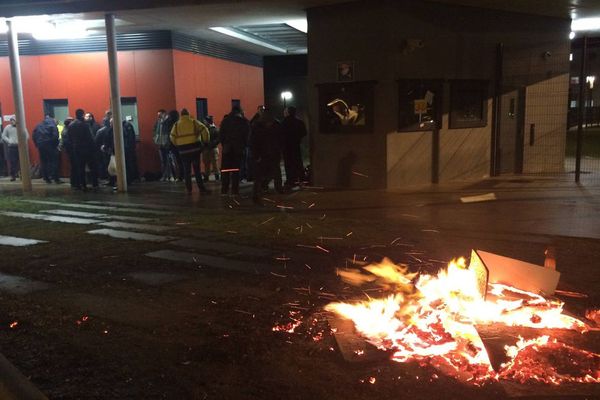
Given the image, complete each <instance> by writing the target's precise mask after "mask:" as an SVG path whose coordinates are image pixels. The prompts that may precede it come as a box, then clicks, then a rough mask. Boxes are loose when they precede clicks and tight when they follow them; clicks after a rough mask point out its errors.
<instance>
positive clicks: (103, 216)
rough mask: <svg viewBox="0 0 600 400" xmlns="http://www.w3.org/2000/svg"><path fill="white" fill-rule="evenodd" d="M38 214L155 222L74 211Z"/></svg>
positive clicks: (48, 211) (141, 218)
mask: <svg viewBox="0 0 600 400" xmlns="http://www.w3.org/2000/svg"><path fill="white" fill-rule="evenodd" d="M40 212H41V213H45V214H56V215H66V216H71V217H82V218H102V219H113V220H117V221H131V222H152V221H156V220H155V219H153V218H145V217H130V216H128V215H112V214H97V213H91V212H84V211H74V210H41V211H40Z"/></svg>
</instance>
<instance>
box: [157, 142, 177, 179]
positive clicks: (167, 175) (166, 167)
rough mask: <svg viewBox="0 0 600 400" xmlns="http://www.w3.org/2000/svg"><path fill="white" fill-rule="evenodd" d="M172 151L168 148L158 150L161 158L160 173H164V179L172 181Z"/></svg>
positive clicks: (161, 147)
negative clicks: (170, 157)
mask: <svg viewBox="0 0 600 400" xmlns="http://www.w3.org/2000/svg"><path fill="white" fill-rule="evenodd" d="M170 153H171V150H170V149H169V148H168V147H167V146H160V147H159V148H158V155H159V156H160V171H161V173H162V176H161V178H162V179H171V178H173V176H174V174H173V171H172V169H171V160H170V159H169V154H170Z"/></svg>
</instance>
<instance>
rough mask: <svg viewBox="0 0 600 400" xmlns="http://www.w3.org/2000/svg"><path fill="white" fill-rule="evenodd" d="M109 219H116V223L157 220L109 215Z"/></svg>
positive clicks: (154, 219)
mask: <svg viewBox="0 0 600 400" xmlns="http://www.w3.org/2000/svg"><path fill="white" fill-rule="evenodd" d="M106 218H107V219H114V220H115V221H129V222H152V221H156V218H146V217H130V216H129V215H114V214H107V215H106Z"/></svg>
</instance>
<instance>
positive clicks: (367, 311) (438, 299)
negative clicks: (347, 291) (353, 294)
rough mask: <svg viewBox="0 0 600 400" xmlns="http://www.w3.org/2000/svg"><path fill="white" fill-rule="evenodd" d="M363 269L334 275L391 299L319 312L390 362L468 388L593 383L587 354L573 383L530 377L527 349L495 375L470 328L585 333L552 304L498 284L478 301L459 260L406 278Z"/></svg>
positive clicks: (401, 271) (384, 266) (474, 282)
mask: <svg viewBox="0 0 600 400" xmlns="http://www.w3.org/2000/svg"><path fill="white" fill-rule="evenodd" d="M363 269H364V270H366V271H368V272H369V273H370V275H367V274H364V273H362V272H361V271H355V272H347V271H339V274H340V276H342V279H344V280H345V281H346V282H348V283H353V284H363V283H366V282H373V281H375V280H378V281H379V282H380V283H382V284H383V285H384V286H386V287H388V288H392V289H393V291H394V294H392V295H390V296H388V297H386V298H382V299H369V300H368V301H362V302H357V303H352V304H350V303H332V304H329V305H328V306H327V307H326V310H328V311H333V312H335V313H337V314H339V315H341V316H343V317H345V318H348V319H351V320H352V321H353V322H354V325H355V328H356V330H357V331H358V332H359V333H360V334H361V335H362V336H364V337H365V338H366V339H367V340H368V341H369V342H370V343H372V344H373V345H375V346H376V347H378V348H379V349H382V350H386V351H390V352H391V353H392V356H391V358H392V360H394V361H397V362H406V361H411V360H416V361H420V362H428V363H430V364H431V365H433V366H434V367H436V368H437V369H439V370H440V371H442V372H444V373H445V374H447V375H450V376H453V377H456V378H457V379H459V380H461V381H465V382H472V383H475V384H478V383H482V382H484V381H487V380H489V379H497V378H498V377H502V378H510V379H515V380H519V381H523V380H526V379H524V378H523V377H524V376H529V375H531V376H538V377H540V378H539V379H538V380H540V381H543V382H551V383H560V382H565V381H569V382H571V381H576V382H598V375H599V374H600V368H599V366H598V362H597V360H598V357H599V356H598V355H595V354H592V353H586V354H587V356H586V357H588V358H589V357H591V359H592V360H596V361H595V364H594V363H593V362H590V363H588V364H586V365H587V367H585V368H584V369H585V372H584V373H583V375H581V374H579V375H576V376H579V377H580V378H577V379H581V380H571V379H570V378H566V377H565V375H564V374H562V373H560V372H556V373H553V372H549V371H546V372H547V374H546V375H543V374H540V373H535V372H533V365H529V364H528V363H531V364H533V363H534V361H528V360H536V359H538V358H539V357H537V358H536V357H532V356H527V357H526V356H525V355H524V354H525V353H524V351H526V349H528V348H529V347H528V346H527V345H523V346H522V347H521V348H519V349H520V350H511V352H510V354H509V356H510V357H511V359H512V361H511V363H513V364H510V363H509V364H510V365H507V366H506V367H505V368H504V369H503V370H502V371H503V372H501V374H500V375H498V374H497V373H496V372H495V371H494V370H493V368H492V367H491V364H490V360H489V357H488V354H487V351H486V350H485V348H484V345H483V342H482V341H481V338H480V337H479V334H478V332H477V330H476V329H475V325H485V324H491V323H501V324H505V325H508V326H523V327H530V328H562V329H572V330H577V331H580V332H584V331H585V330H586V328H587V327H586V325H585V324H584V323H583V322H581V321H579V320H577V319H575V318H573V317H570V316H567V315H565V314H563V313H562V311H563V303H562V302H561V301H559V300H554V299H546V298H544V297H542V296H540V295H538V294H535V293H530V292H525V291H523V290H519V289H516V288H513V287H510V286H506V285H500V284H490V285H489V287H488V290H487V298H486V299H484V295H483V294H482V288H481V282H482V281H481V279H480V277H478V276H477V271H475V270H474V269H469V268H468V267H467V266H466V263H465V259H464V258H461V259H459V260H456V261H452V262H451V263H450V264H449V265H448V267H447V269H445V270H442V271H440V272H439V273H438V274H437V275H427V274H421V275H419V276H417V275H416V274H410V273H408V268H407V267H406V266H398V265H394V264H392V263H391V262H390V261H389V260H384V262H382V263H381V264H378V265H370V266H368V267H365V268H363ZM484 285H485V284H484ZM552 343H553V344H552V345H550V344H545V346H549V347H546V348H547V349H558V348H559V347H560V348H561V349H563V350H565V352H566V354H570V355H571V354H575V353H576V352H575V350H577V349H573V348H568V346H565V345H563V344H561V345H559V344H557V343H554V342H552ZM561 346H562V347H561ZM535 348H536V349H540V348H541V347H540V345H537V347H535ZM548 351H549V350H548ZM526 352H527V353H529V352H528V351H526ZM546 352H547V351H546V350H544V351H543V352H542V353H544V354H545V353H546ZM580 359H581V360H583V359H586V360H587V358H585V357H584V356H583V355H580V357H579V358H577V359H576V360H580ZM575 362H577V361H575ZM538 368H544V367H543V366H542V367H538ZM588 376H589V377H592V379H590V378H589V377H588ZM533 379H535V378H533Z"/></svg>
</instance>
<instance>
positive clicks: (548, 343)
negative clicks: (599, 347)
mask: <svg viewBox="0 0 600 400" xmlns="http://www.w3.org/2000/svg"><path fill="white" fill-rule="evenodd" d="M505 348H506V354H508V356H510V357H511V360H510V361H509V362H508V363H506V364H503V365H502V367H501V370H500V377H502V378H506V379H512V380H515V381H518V382H521V383H525V382H532V381H533V382H542V383H546V384H554V385H559V384H561V383H566V382H570V383H600V355H598V354H594V353H590V352H588V351H585V350H580V349H577V348H574V347H572V346H568V345H566V344H564V343H560V342H558V341H557V340H556V339H552V340H551V339H550V338H549V337H548V336H540V337H538V338H536V339H531V340H524V339H523V338H520V339H519V341H518V342H517V344H516V345H515V346H506V347H505Z"/></svg>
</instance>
